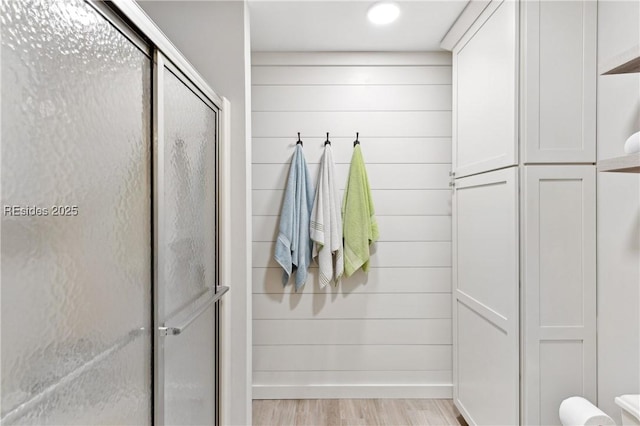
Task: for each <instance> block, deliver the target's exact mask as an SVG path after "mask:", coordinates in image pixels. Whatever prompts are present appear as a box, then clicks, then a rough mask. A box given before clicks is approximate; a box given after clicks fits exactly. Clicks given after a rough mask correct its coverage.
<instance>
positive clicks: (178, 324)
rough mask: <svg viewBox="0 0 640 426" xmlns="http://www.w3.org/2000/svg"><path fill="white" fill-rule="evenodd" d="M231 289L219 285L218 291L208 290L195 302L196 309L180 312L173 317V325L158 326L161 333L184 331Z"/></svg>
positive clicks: (164, 334) (172, 333) (168, 333)
mask: <svg viewBox="0 0 640 426" xmlns="http://www.w3.org/2000/svg"><path fill="white" fill-rule="evenodd" d="M227 291H229V287H226V286H221V287H218V289H217V291H215V292H214V291H213V290H208V291H207V292H206V293H204V294H203V295H202V296H200V297H199V298H198V300H196V302H195V303H194V304H193V305H194V306H195V309H193V310H191V311H189V312H185V313H184V315H183V314H182V313H180V314H179V315H177V316H176V317H175V318H172V320H171V325H165V326H164V327H158V330H159V331H160V335H162V336H176V335H178V334H180V333H182V332H183V331H184V330H185V329H186V328H187V327H189V325H191V323H192V322H194V321H195V320H196V319H197V318H198V317H199V316H200V314H202V313H203V312H204V311H206V310H207V308H208V307H209V306H211V304H213V303H215V302H217V301H218V300H220V298H221V297H222V296H223V295H224V294H225V293H226V292H227Z"/></svg>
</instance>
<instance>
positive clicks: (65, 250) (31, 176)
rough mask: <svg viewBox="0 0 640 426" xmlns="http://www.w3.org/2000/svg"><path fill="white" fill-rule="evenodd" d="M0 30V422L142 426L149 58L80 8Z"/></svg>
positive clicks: (11, 4) (11, 22) (8, 21)
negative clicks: (0, 95)
mask: <svg viewBox="0 0 640 426" xmlns="http://www.w3.org/2000/svg"><path fill="white" fill-rule="evenodd" d="M0 17H1V20H2V22H1V24H2V25H1V30H0V31H1V37H2V53H1V54H2V65H1V66H2V71H1V74H2V83H1V84H2V125H1V128H2V210H3V211H2V213H3V214H2V247H1V250H2V254H1V259H2V260H1V263H2V265H1V269H2V306H1V310H2V331H1V340H2V353H1V358H2V367H1V368H2V370H1V375H2V390H1V394H2V411H1V414H0V417H1V418H0V423H1V424H3V425H6V426H8V425H12V424H35V425H50V424H53V425H67V424H77V425H88V424H119V425H124V424H136V425H145V424H150V423H151V421H152V418H151V414H152V380H151V379H152V366H151V361H152V351H151V348H152V334H151V333H150V329H151V325H152V324H151V319H152V312H151V306H152V305H151V295H152V290H151V278H152V277H151V275H152V274H151V261H152V253H151V247H152V241H151V221H150V217H151V60H150V57H149V52H148V49H147V50H145V49H144V46H143V43H142V42H141V40H135V41H136V42H135V44H134V42H132V40H134V39H133V38H129V37H128V36H125V35H123V33H122V32H120V31H119V30H118V29H117V28H116V27H115V26H114V25H113V24H112V23H111V22H110V21H108V20H107V19H106V18H105V17H104V16H103V15H102V14H101V13H99V12H98V11H97V10H96V9H94V7H92V6H91V5H89V4H88V3H86V2H84V1H82V0H65V1H30V0H10V1H3V2H1V3H0ZM129 36H131V35H130V34H129ZM138 46H141V47H138ZM141 49H142V50H141Z"/></svg>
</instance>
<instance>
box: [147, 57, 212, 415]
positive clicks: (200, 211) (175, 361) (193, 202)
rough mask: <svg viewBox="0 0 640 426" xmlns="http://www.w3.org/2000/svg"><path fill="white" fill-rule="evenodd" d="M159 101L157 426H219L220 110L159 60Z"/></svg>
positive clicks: (157, 83)
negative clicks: (176, 425)
mask: <svg viewBox="0 0 640 426" xmlns="http://www.w3.org/2000/svg"><path fill="white" fill-rule="evenodd" d="M155 85H156V87H155V95H156V102H157V103H156V105H157V108H156V114H157V116H156V120H155V121H156V132H157V146H156V149H155V152H156V156H157V157H156V162H155V164H156V165H157V167H156V175H155V181H156V200H155V205H156V208H155V214H156V259H157V263H156V266H157V268H156V273H157V274H158V275H157V281H156V282H157V289H156V298H157V299H156V302H157V303H156V309H157V317H156V322H157V324H158V328H159V330H158V337H157V343H156V344H157V347H156V348H157V350H156V375H157V376H156V399H155V401H156V409H155V415H156V420H157V422H158V423H159V424H167V425H175V424H192V425H196V424H197V425H204V424H206V425H213V424H217V417H218V416H217V412H218V411H219V410H217V407H216V406H217V400H218V398H217V397H218V395H217V394H218V392H217V390H216V388H217V386H216V383H217V377H216V376H217V359H218V356H217V350H218V348H217V331H216V330H217V324H216V322H217V316H218V311H217V309H218V307H217V305H218V304H217V300H218V299H219V297H220V295H221V294H222V293H223V292H222V290H221V289H220V288H219V287H218V285H217V283H218V279H217V276H218V273H217V269H218V268H217V267H216V266H217V265H216V263H217V262H216V251H217V235H216V224H217V199H216V197H217V180H216V173H217V168H216V161H217V131H218V108H217V107H216V106H215V105H214V104H213V103H211V102H210V101H209V100H208V99H207V98H206V97H205V96H204V95H203V94H202V93H201V92H200V91H199V90H198V89H197V88H196V87H195V86H193V85H192V84H191V83H190V82H189V80H188V79H187V78H186V77H185V76H184V75H183V74H182V73H180V71H178V70H177V69H176V68H175V67H173V66H172V65H171V63H170V62H169V61H168V60H167V59H165V58H164V57H163V56H162V55H161V54H160V53H157V61H156V70H155Z"/></svg>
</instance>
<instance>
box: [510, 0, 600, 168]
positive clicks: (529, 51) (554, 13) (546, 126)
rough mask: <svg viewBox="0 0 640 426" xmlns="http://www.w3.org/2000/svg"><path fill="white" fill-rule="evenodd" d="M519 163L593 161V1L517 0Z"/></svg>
mask: <svg viewBox="0 0 640 426" xmlns="http://www.w3.org/2000/svg"><path fill="white" fill-rule="evenodd" d="M521 8H522V18H521V19H522V25H521V38H520V40H521V52H522V54H521V56H522V62H523V67H522V73H521V81H522V84H521V87H522V89H521V90H522V93H521V100H522V102H521V106H522V121H521V122H522V128H521V141H522V147H521V153H522V154H521V160H522V163H525V164H532V163H595V161H596V78H597V73H596V67H597V58H596V49H597V40H596V30H597V3H596V2H595V1H538V0H527V1H525V2H522V4H521Z"/></svg>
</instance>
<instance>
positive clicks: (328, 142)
mask: <svg viewBox="0 0 640 426" xmlns="http://www.w3.org/2000/svg"><path fill="white" fill-rule="evenodd" d="M324 144H325V145H327V144H329V145H331V141H330V140H329V132H327V140H326V141H324Z"/></svg>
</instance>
